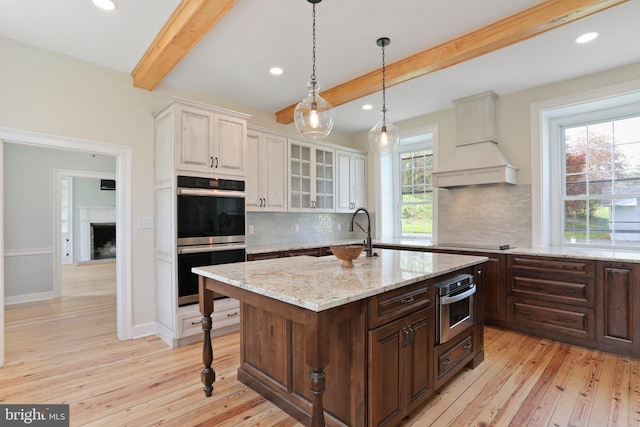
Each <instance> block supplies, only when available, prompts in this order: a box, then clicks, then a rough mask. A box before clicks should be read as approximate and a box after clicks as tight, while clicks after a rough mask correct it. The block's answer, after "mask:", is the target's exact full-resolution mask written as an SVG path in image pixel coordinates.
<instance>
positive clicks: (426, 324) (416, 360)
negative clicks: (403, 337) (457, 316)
mask: <svg viewBox="0 0 640 427" xmlns="http://www.w3.org/2000/svg"><path fill="white" fill-rule="evenodd" d="M406 323H407V326H406V329H407V330H408V331H409V336H410V340H411V345H409V346H407V355H406V356H407V362H406V364H407V366H408V371H407V374H408V378H407V381H406V382H405V383H406V387H407V388H408V390H407V399H408V402H407V404H408V408H407V413H408V412H411V411H413V410H414V409H415V408H417V407H418V406H420V405H421V404H422V403H423V402H424V401H425V400H426V399H427V398H428V397H429V396H431V394H432V393H433V377H432V374H433V360H432V357H433V347H434V345H435V337H434V336H435V333H434V332H435V316H434V314H433V309H432V308H428V309H425V310H420V311H418V312H416V313H414V314H412V315H410V316H408V317H407V322H406Z"/></svg>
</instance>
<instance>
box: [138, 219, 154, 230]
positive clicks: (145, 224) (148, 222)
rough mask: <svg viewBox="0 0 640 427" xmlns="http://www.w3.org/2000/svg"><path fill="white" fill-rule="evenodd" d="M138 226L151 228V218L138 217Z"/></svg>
mask: <svg viewBox="0 0 640 427" xmlns="http://www.w3.org/2000/svg"><path fill="white" fill-rule="evenodd" d="M137 223H138V228H153V218H138V222H137Z"/></svg>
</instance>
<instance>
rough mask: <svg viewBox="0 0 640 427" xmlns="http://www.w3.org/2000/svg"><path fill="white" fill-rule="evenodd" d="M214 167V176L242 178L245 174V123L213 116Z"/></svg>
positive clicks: (220, 115) (219, 115)
mask: <svg viewBox="0 0 640 427" xmlns="http://www.w3.org/2000/svg"><path fill="white" fill-rule="evenodd" d="M214 123H215V126H214V129H215V133H214V141H215V145H214V149H213V157H214V160H215V162H214V167H215V171H214V173H216V174H225V175H236V176H244V175H245V173H246V166H245V164H246V151H247V121H246V120H242V119H238V118H237V117H233V116H227V115H223V114H216V115H215V121H214Z"/></svg>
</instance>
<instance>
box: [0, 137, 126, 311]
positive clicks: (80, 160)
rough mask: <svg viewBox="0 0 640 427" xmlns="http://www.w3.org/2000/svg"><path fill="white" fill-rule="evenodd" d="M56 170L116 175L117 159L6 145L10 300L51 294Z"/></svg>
mask: <svg viewBox="0 0 640 427" xmlns="http://www.w3.org/2000/svg"><path fill="white" fill-rule="evenodd" d="M55 169H69V170H71V169H74V170H93V171H102V172H109V173H114V172H115V159H114V158H113V157H106V156H100V155H95V156H92V155H90V154H85V153H74V152H66V151H62V150H56V149H47V148H40V147H34V146H27V145H20V144H11V143H6V144H5V146H4V153H3V176H4V182H5V184H6V185H5V189H4V212H3V217H4V248H5V296H6V297H7V301H8V302H11V301H22V300H24V299H26V300H29V299H41V298H47V297H49V298H50V295H51V293H52V292H53V286H54V284H53V280H54V279H53V245H54V229H53V227H54V216H55V215H54V200H53V191H54V177H55ZM29 295H31V296H29ZM20 296H26V297H24V298H23V299H21V298H20ZM38 296H39V297H38Z"/></svg>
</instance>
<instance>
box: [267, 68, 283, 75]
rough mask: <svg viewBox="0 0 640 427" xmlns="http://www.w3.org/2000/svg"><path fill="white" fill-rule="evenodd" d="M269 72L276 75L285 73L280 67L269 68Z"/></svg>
mask: <svg viewBox="0 0 640 427" xmlns="http://www.w3.org/2000/svg"><path fill="white" fill-rule="evenodd" d="M269 72H270V73H271V74H273V75H274V76H280V75H282V73H284V71H283V70H282V68H280V67H271V68H269Z"/></svg>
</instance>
